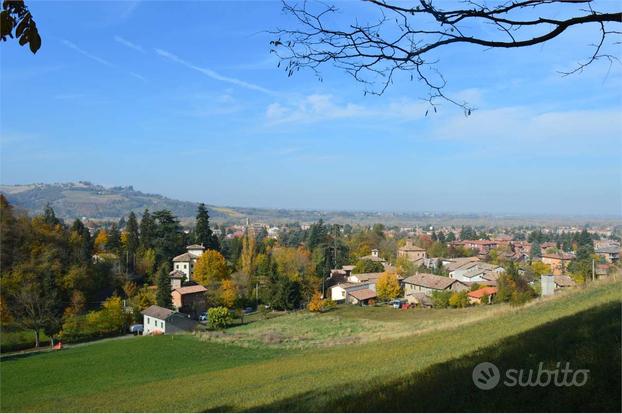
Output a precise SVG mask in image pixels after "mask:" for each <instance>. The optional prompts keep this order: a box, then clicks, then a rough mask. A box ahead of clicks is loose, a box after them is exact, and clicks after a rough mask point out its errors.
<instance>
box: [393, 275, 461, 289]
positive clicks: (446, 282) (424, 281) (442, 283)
mask: <svg viewBox="0 0 622 414" xmlns="http://www.w3.org/2000/svg"><path fill="white" fill-rule="evenodd" d="M456 282H458V280H456V279H450V278H449V277H446V276H437V275H431V274H429V273H419V274H416V275H413V276H410V277H407V278H406V279H404V283H408V284H411V285H416V286H423V287H425V288H429V289H436V290H445V289H447V288H448V287H450V286H451V285H453V284H454V283H456Z"/></svg>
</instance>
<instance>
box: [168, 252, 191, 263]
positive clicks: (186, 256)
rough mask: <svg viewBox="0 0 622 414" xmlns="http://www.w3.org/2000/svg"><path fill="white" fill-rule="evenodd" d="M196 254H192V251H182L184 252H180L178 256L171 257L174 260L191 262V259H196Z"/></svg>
mask: <svg viewBox="0 0 622 414" xmlns="http://www.w3.org/2000/svg"><path fill="white" fill-rule="evenodd" d="M196 258H197V256H195V255H193V254H192V253H184V254H180V255H179V256H176V257H174V258H173V261H174V262H191V261H192V259H196Z"/></svg>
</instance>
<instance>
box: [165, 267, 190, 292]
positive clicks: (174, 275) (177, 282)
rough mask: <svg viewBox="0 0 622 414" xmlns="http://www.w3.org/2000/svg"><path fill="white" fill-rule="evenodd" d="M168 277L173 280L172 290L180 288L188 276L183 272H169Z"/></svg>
mask: <svg viewBox="0 0 622 414" xmlns="http://www.w3.org/2000/svg"><path fill="white" fill-rule="evenodd" d="M168 277H169V278H170V279H171V290H175V289H177V288H180V287H181V285H182V284H183V283H184V280H186V274H185V273H184V272H182V271H181V270H173V271H171V272H169V274H168Z"/></svg>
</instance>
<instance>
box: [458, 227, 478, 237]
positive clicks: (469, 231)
mask: <svg viewBox="0 0 622 414" xmlns="http://www.w3.org/2000/svg"><path fill="white" fill-rule="evenodd" d="M476 238H477V233H476V232H475V230H473V228H472V227H471V226H462V230H461V231H460V240H475V239H476Z"/></svg>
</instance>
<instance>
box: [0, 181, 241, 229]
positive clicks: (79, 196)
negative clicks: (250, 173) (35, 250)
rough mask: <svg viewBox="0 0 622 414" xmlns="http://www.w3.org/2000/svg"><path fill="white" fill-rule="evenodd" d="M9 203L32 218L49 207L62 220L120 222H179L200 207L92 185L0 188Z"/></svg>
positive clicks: (212, 210) (130, 189)
mask: <svg viewBox="0 0 622 414" xmlns="http://www.w3.org/2000/svg"><path fill="white" fill-rule="evenodd" d="M0 192H1V193H3V194H4V195H5V196H6V197H7V199H8V200H9V202H10V203H12V204H14V205H15V206H17V207H20V208H22V209H25V210H27V211H28V212H29V213H30V214H37V213H40V212H42V211H43V209H44V208H45V205H46V204H47V203H50V205H51V206H52V208H53V209H54V211H55V212H56V214H57V215H58V216H59V217H62V218H64V219H74V218H82V217H86V218H89V219H102V220H107V219H110V220H118V219H119V218H120V217H122V216H127V215H128V214H129V212H130V211H134V212H135V213H142V212H143V210H144V209H145V208H148V209H149V210H150V211H154V210H162V209H168V210H171V211H172V212H173V213H174V214H175V215H177V216H178V217H180V218H190V217H194V215H195V214H196V209H197V203H191V202H188V201H179V200H173V199H170V198H167V197H164V196H161V195H158V194H147V193H143V192H141V191H136V190H134V188H133V187H132V186H127V187H111V188H106V187H103V186H101V185H96V184H92V183H89V182H84V181H81V182H78V183H61V184H28V185H0ZM209 209H210V215H211V216H212V217H213V218H214V219H221V220H222V219H225V220H226V219H227V218H229V215H228V214H225V213H221V212H220V211H218V210H217V209H215V208H214V207H212V206H210V208H209Z"/></svg>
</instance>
